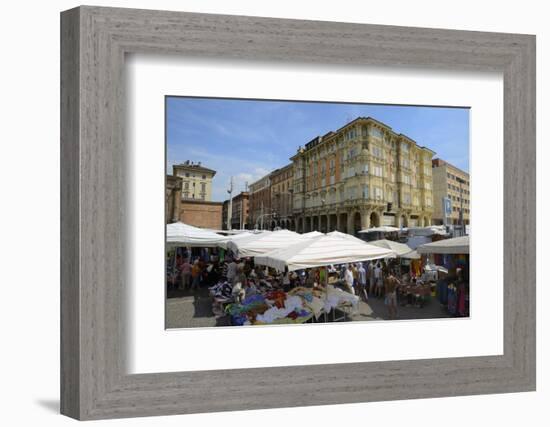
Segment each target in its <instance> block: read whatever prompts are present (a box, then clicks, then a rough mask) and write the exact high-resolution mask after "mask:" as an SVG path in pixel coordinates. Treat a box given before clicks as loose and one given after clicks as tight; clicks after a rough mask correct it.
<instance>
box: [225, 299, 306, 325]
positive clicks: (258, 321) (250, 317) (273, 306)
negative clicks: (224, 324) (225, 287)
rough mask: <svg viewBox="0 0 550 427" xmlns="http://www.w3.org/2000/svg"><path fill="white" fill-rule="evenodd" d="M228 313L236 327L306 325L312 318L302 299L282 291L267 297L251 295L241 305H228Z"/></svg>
mask: <svg viewBox="0 0 550 427" xmlns="http://www.w3.org/2000/svg"><path fill="white" fill-rule="evenodd" d="M226 312H227V313H228V314H229V315H230V316H231V324H233V325H235V326H242V325H265V324H283V323H304V322H306V321H307V320H309V319H310V318H311V316H312V313H311V311H309V310H307V309H306V308H305V307H304V305H303V302H302V299H301V298H299V297H296V296H288V295H286V294H285V293H284V292H282V291H271V292H268V293H267V294H266V295H265V297H264V296H263V295H260V294H256V295H251V296H250V297H247V298H245V299H244V300H243V301H242V302H241V303H240V304H230V305H228V306H227V307H226Z"/></svg>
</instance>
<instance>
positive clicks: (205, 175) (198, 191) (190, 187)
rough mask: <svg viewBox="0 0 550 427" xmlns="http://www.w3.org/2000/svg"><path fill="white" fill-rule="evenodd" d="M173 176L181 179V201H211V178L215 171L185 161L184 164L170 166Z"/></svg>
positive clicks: (199, 164)
mask: <svg viewBox="0 0 550 427" xmlns="http://www.w3.org/2000/svg"><path fill="white" fill-rule="evenodd" d="M172 170H173V174H174V176H178V177H180V178H181V179H182V189H181V198H182V200H203V201H206V202H209V201H211V200H212V178H214V175H216V171H215V170H212V169H209V168H206V167H204V166H202V165H201V163H200V162H198V163H193V162H191V161H189V160H186V161H185V162H184V163H181V164H179V165H173V166H172Z"/></svg>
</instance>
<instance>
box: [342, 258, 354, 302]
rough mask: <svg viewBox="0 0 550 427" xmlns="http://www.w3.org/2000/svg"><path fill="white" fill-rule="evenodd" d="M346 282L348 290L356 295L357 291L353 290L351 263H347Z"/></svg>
mask: <svg viewBox="0 0 550 427" xmlns="http://www.w3.org/2000/svg"><path fill="white" fill-rule="evenodd" d="M344 284H345V285H346V288H347V290H348V292H349V293H350V294H353V295H355V291H354V290H353V273H352V272H351V268H350V266H349V265H346V269H345V270H344Z"/></svg>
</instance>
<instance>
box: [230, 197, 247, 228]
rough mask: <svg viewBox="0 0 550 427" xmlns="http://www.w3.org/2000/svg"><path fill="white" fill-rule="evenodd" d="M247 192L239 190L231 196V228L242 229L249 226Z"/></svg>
mask: <svg viewBox="0 0 550 427" xmlns="http://www.w3.org/2000/svg"><path fill="white" fill-rule="evenodd" d="M249 200H250V199H249V193H248V191H241V192H240V193H239V194H238V195H236V196H235V197H233V203H231V207H232V209H231V211H232V212H231V228H232V229H235V230H243V229H249V228H251V226H250V224H249V203H248V202H249Z"/></svg>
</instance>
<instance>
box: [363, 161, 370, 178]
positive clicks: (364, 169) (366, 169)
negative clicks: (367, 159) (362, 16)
mask: <svg viewBox="0 0 550 427" xmlns="http://www.w3.org/2000/svg"><path fill="white" fill-rule="evenodd" d="M368 173H369V164H368V163H365V164H364V165H363V174H365V175H367V174H368Z"/></svg>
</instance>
